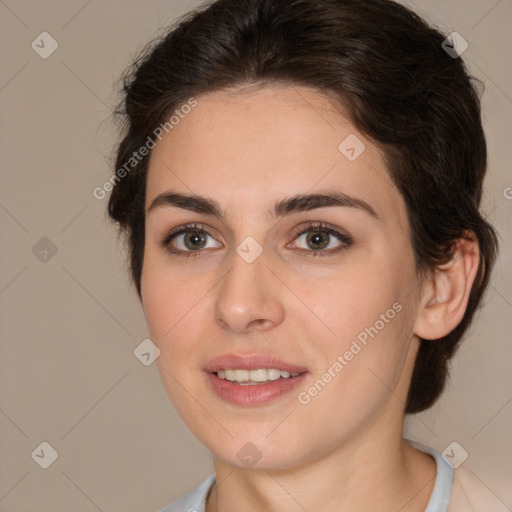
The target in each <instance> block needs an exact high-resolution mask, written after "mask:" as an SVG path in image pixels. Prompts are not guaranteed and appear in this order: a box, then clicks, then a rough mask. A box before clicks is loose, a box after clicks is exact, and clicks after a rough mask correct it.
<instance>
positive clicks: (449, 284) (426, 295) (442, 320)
mask: <svg viewBox="0 0 512 512" xmlns="http://www.w3.org/2000/svg"><path fill="white" fill-rule="evenodd" d="M479 264H480V250H479V246H478V240H477V238H476V235H475V234H474V233H473V232H469V233H467V239H466V238H461V239H459V240H457V242H456V243H455V244H454V247H453V251H452V258H451V260H450V261H449V262H448V263H446V264H444V265H441V266H439V267H437V268H436V269H435V270H434V271H433V272H432V273H431V274H430V275H429V276H428V278H427V279H426V280H425V282H424V283H423V287H422V292H421V298H420V309H419V311H418V317H417V318H416V323H415V324H414V334H416V336H419V337H420V338H423V339H427V340H435V339H439V338H442V337H443V336H446V335H447V334H449V333H450V332H451V331H453V329H455V327H457V325H459V323H460V321H461V320H462V318H463V317H464V313H465V312H466V307H467V305H468V300H469V295H470V292H471V288H472V286H473V283H474V281H475V277H476V274H477V272H478V266H479Z"/></svg>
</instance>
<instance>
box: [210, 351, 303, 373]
mask: <svg viewBox="0 0 512 512" xmlns="http://www.w3.org/2000/svg"><path fill="white" fill-rule="evenodd" d="M259 368H276V369H277V370H282V371H286V372H290V373H303V372H307V371H308V369H307V368H305V367H303V366H296V365H293V364H289V363H286V362H285V361H282V360H280V359H277V358H275V357H271V356H266V355H263V354H245V355H240V356H239V355H235V354H224V355H221V356H217V357H214V358H213V359H211V360H210V361H209V362H208V363H207V364H206V365H205V367H204V371H205V372H207V373H216V372H218V371H219V370H227V369H233V370H238V369H239V370H258V369H259Z"/></svg>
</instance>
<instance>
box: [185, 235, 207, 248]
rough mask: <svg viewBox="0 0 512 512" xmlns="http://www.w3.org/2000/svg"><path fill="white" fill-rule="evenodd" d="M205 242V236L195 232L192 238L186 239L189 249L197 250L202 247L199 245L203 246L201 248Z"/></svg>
mask: <svg viewBox="0 0 512 512" xmlns="http://www.w3.org/2000/svg"><path fill="white" fill-rule="evenodd" d="M204 240H205V238H204V235H203V234H201V233H199V232H197V231H195V232H192V234H191V235H190V236H188V237H185V245H186V246H187V248H188V249H197V248H198V247H200V245H199V244H201V246H202V245H203V244H204ZM189 242H190V243H189Z"/></svg>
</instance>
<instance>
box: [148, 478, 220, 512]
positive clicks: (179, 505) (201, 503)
mask: <svg viewBox="0 0 512 512" xmlns="http://www.w3.org/2000/svg"><path fill="white" fill-rule="evenodd" d="M214 482H215V475H210V476H209V477H208V478H207V479H206V480H205V481H204V482H203V483H202V484H201V485H199V486H198V487H196V488H195V489H194V490H193V491H190V492H189V493H188V494H185V495H184V496H182V497H181V498H179V499H178V500H176V501H173V502H172V503H171V504H170V505H168V506H167V507H165V508H163V509H161V510H159V511H158V512H204V509H205V503H206V498H207V496H208V492H209V491H210V489H211V487H212V485H213V484H214Z"/></svg>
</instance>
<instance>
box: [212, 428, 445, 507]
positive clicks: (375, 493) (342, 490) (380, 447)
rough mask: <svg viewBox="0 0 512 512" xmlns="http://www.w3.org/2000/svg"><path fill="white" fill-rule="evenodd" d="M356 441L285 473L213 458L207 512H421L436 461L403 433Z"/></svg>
mask: <svg viewBox="0 0 512 512" xmlns="http://www.w3.org/2000/svg"><path fill="white" fill-rule="evenodd" d="M360 437H361V438H362V439H359V440H355V439H354V438H352V439H351V442H350V446H348V445H342V446H340V447H338V448H337V449H335V450H331V451H330V452H329V453H327V454H324V455H323V456H322V457H319V458H317V459H315V460H314V461H311V462H308V463H305V464H303V465H302V466H300V467H294V468H292V469H289V470H285V471H265V470H254V469H252V470H247V469H243V468H239V467H236V466H232V465H230V464H227V463H226V462H223V461H221V460H219V459H217V458H216V459H215V473H216V476H217V478H216V484H215V485H214V487H213V488H212V491H211V492H210V495H209V496H208V500H207V506H206V511H207V512H225V511H229V510H243V511H244V512H252V511H254V512H256V511H261V510H265V511H268V512H278V511H279V512H297V511H299V510H323V511H326V512H330V511H333V512H334V511H336V512H339V511H343V510H350V511H351V512H356V511H367V510H379V511H382V512H387V511H390V512H396V511H397V510H400V512H423V511H424V510H425V508H426V506H427V504H428V501H429V498H430V494H431V493H432V489H433V487H434V483H435V476H436V463H435V461H434V459H433V458H432V457H431V456H430V455H427V454H425V453H423V452H420V451H419V450H416V449H415V448H413V447H412V446H411V445H410V444H409V443H407V442H406V441H404V440H403V439H402V437H401V430H400V431H399V434H398V435H395V434H394V433H393V432H391V431H388V432H387V433H386V435H382V433H381V434H380V435H378V436H375V437H372V436H368V435H364V436H360ZM363 438H364V440H363Z"/></svg>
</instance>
